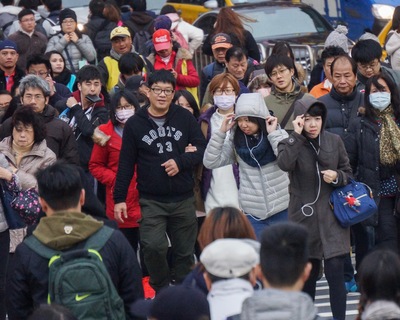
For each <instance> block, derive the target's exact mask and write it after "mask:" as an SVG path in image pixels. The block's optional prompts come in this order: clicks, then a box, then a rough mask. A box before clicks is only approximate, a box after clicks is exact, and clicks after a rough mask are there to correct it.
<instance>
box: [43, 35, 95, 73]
mask: <svg viewBox="0 0 400 320" xmlns="http://www.w3.org/2000/svg"><path fill="white" fill-rule="evenodd" d="M65 49H66V50H68V54H69V57H70V58H71V61H72V64H73V68H71V65H70V63H69V59H68V57H67V54H66V52H65ZM52 50H56V51H58V52H59V53H61V54H62V55H63V57H64V59H65V65H66V67H67V68H68V69H69V70H70V71H71V72H74V71H75V73H76V72H78V70H79V61H80V60H83V59H86V60H87V61H88V62H92V61H95V60H96V55H97V54H96V49H95V48H94V46H93V43H92V40H90V38H89V37H88V36H87V35H86V34H82V38H79V40H78V41H77V42H76V43H74V42H72V41H70V42H67V40H65V38H64V35H63V34H62V33H59V34H57V35H55V36H53V37H51V38H50V40H49V42H48V43H47V48H46V52H49V51H52Z"/></svg>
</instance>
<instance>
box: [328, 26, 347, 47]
mask: <svg viewBox="0 0 400 320" xmlns="http://www.w3.org/2000/svg"><path fill="white" fill-rule="evenodd" d="M348 32H349V30H348V29H347V27H346V26H342V25H339V26H337V27H336V29H335V30H334V31H332V32H331V33H330V34H329V36H328V37H327V38H326V40H325V44H324V49H325V48H326V47H331V46H334V47H341V48H343V50H344V51H345V52H346V53H348V52H349V40H348V39H347V37H346V34H347V33H348Z"/></svg>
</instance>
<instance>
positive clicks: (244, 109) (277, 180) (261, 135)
mask: <svg viewBox="0 0 400 320" xmlns="http://www.w3.org/2000/svg"><path fill="white" fill-rule="evenodd" d="M231 129H232V130H233V131H234V132H233V133H232V134H231V138H230V139H229V140H228V141H225V136H226V133H227V132H228V131H229V130H231ZM287 137H288V134H287V132H286V131H285V130H283V129H281V128H280V127H279V125H278V119H277V118H276V117H273V116H271V115H270V114H269V112H268V109H267V107H266V105H265V102H264V99H263V97H262V95H261V94H260V93H244V94H242V95H241V96H240V97H239V98H238V100H237V102H236V106H235V114H229V115H227V116H226V117H225V119H224V120H223V122H222V125H221V128H220V130H219V131H215V132H213V134H212V136H211V139H210V141H209V143H208V145H207V149H206V151H205V153H204V159H203V163H204V166H205V167H207V168H209V169H215V168H219V167H221V166H225V165H228V164H232V163H235V162H237V163H238V165H239V177H240V187H239V204H240V207H241V209H242V210H243V211H244V213H245V214H246V215H247V218H248V219H249V221H250V222H251V224H252V226H253V228H254V231H255V232H256V235H257V238H259V237H260V235H261V232H262V230H263V229H264V228H265V227H266V226H268V225H271V224H273V223H276V222H279V221H286V220H287V208H288V204H289V191H288V185H289V178H288V175H287V173H285V172H283V171H282V170H281V169H279V167H278V164H277V159H276V156H277V147H278V143H279V142H280V141H282V140H283V139H285V138H287Z"/></svg>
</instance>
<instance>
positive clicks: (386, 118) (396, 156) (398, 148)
mask: <svg viewBox="0 0 400 320" xmlns="http://www.w3.org/2000/svg"><path fill="white" fill-rule="evenodd" d="M377 115H378V118H379V120H380V121H381V131H380V143H379V153H380V159H381V164H383V165H385V166H394V165H395V164H396V163H397V161H399V160H400V129H399V126H398V125H397V123H396V121H395V120H394V119H393V108H392V106H389V107H387V108H386V109H385V110H383V111H381V112H379V111H378V112H377Z"/></svg>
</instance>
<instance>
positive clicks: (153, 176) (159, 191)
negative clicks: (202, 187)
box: [114, 70, 206, 292]
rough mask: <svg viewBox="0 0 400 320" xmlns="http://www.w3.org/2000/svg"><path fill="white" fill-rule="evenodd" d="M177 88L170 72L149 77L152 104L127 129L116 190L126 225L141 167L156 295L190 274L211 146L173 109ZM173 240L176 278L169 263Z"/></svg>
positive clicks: (146, 243) (144, 227)
mask: <svg viewBox="0 0 400 320" xmlns="http://www.w3.org/2000/svg"><path fill="white" fill-rule="evenodd" d="M175 84H176V83H175V78H174V76H173V75H172V73H171V72H170V71H168V70H158V71H155V72H154V73H153V74H151V75H150V76H149V80H148V85H149V88H150V91H149V93H148V98H149V101H150V104H149V106H148V107H143V108H141V109H140V110H139V111H138V112H137V113H136V114H135V116H133V117H131V118H130V119H129V120H128V121H127V123H126V124H125V128H124V135H123V138H122V148H121V154H120V158H119V166H118V173H117V178H116V183H115V190H114V201H115V208H114V214H115V217H116V219H117V220H119V221H120V222H123V219H124V218H126V217H127V211H126V203H125V199H126V195H127V191H128V187H129V184H130V181H131V179H132V176H133V173H134V170H135V168H137V188H138V190H139V197H140V199H139V203H140V206H141V210H142V220H141V222H140V240H141V245H142V248H143V253H144V261H145V264H146V266H147V269H148V271H149V274H150V285H151V286H152V287H153V288H154V289H155V290H156V291H157V292H158V291H160V290H161V289H162V288H163V287H166V286H168V285H169V284H170V282H171V281H173V280H175V281H176V282H181V281H182V280H183V279H184V277H185V276H186V275H187V274H188V273H189V272H190V268H191V266H192V263H193V252H194V244H195V241H196V236H197V221H196V214H195V207H194V196H193V186H194V183H193V178H192V175H193V169H194V166H195V165H197V164H199V163H201V162H202V160H203V154H204V149H205V146H206V141H205V139H204V136H203V135H202V133H201V130H200V127H199V125H198V124H197V122H196V119H195V118H194V117H193V115H192V114H191V113H190V112H188V111H187V110H185V109H183V108H181V107H179V106H177V105H175V104H172V99H173V95H174V88H175ZM186 150H188V152H185V151H186ZM169 241H170V242H171V253H172V258H171V270H172V271H173V275H174V278H172V277H171V272H170V269H169V266H168V262H167V250H168V243H169Z"/></svg>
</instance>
